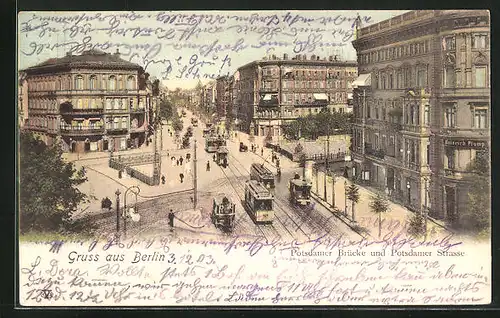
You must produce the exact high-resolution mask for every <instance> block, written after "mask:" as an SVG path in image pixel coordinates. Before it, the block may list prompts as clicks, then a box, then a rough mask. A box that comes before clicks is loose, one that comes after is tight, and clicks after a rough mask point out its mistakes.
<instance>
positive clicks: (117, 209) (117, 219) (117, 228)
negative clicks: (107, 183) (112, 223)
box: [115, 189, 121, 235]
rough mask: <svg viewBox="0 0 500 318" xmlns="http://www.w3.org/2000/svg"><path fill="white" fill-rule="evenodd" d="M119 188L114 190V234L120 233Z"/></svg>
mask: <svg viewBox="0 0 500 318" xmlns="http://www.w3.org/2000/svg"><path fill="white" fill-rule="evenodd" d="M120 194H121V192H120V189H117V190H116V192H115V195H116V235H118V234H119V233H120Z"/></svg>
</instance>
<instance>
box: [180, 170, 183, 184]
mask: <svg viewBox="0 0 500 318" xmlns="http://www.w3.org/2000/svg"><path fill="white" fill-rule="evenodd" d="M179 178H180V179H181V183H183V182H184V174H183V173H182V172H181V173H179Z"/></svg>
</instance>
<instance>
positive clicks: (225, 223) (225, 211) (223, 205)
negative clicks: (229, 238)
mask: <svg viewBox="0 0 500 318" xmlns="http://www.w3.org/2000/svg"><path fill="white" fill-rule="evenodd" d="M235 215H236V205H235V204H234V203H233V202H231V201H230V200H229V199H228V198H227V197H226V195H225V194H223V193H219V194H218V195H217V196H216V197H215V198H214V200H213V207H212V215H211V219H212V222H213V224H214V225H215V227H216V228H219V229H221V230H222V231H224V232H226V233H227V232H232V231H233V229H234V218H235Z"/></svg>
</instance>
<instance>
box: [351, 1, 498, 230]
mask: <svg viewBox="0 0 500 318" xmlns="http://www.w3.org/2000/svg"><path fill="white" fill-rule="evenodd" d="M489 34H490V20H489V14H488V12H487V11H480V10H458V11H457V10H426V11H411V12H408V13H405V14H403V15H400V16H397V17H394V18H392V19H389V20H385V21H382V22H380V23H377V24H374V25H371V26H368V27H366V28H363V29H361V30H360V32H359V36H358V38H357V39H356V40H355V41H353V46H354V47H355V49H356V51H357V54H358V65H359V74H360V75H359V78H358V79H357V80H356V81H355V82H354V83H353V85H354V86H355V87H356V88H355V90H354V108H355V109H354V116H355V122H354V128H353V145H352V147H353V149H352V153H353V160H354V163H355V168H354V170H353V172H354V173H355V176H356V177H358V178H360V179H361V180H364V181H365V182H369V183H370V184H372V185H373V186H376V187H379V188H381V189H384V190H385V191H386V192H388V193H390V195H391V197H393V198H395V199H399V200H400V201H402V202H404V203H405V204H406V205H407V206H408V207H410V208H412V209H414V210H417V211H422V210H423V211H425V210H428V211H429V213H430V214H429V215H431V216H434V217H436V218H441V219H446V220H448V221H450V222H452V223H453V222H455V221H457V220H458V219H459V215H460V212H461V211H460V210H461V209H464V208H466V206H467V204H466V200H467V189H468V186H467V175H468V172H467V166H468V164H469V163H470V162H471V161H472V160H473V158H474V157H475V154H476V152H477V151H484V150H487V149H488V147H489V146H488V144H489V139H490V133H489V128H490V127H489V117H490V80H489V78H490V76H489V73H490V44H489V43H490V41H489V36H490V35H489Z"/></svg>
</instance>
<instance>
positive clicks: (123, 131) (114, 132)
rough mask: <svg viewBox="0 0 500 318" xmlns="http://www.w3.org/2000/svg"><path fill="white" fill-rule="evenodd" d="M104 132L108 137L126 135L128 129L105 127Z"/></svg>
mask: <svg viewBox="0 0 500 318" xmlns="http://www.w3.org/2000/svg"><path fill="white" fill-rule="evenodd" d="M106 132H107V133H108V134H110V135H120V134H126V133H127V132H128V127H106Z"/></svg>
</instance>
